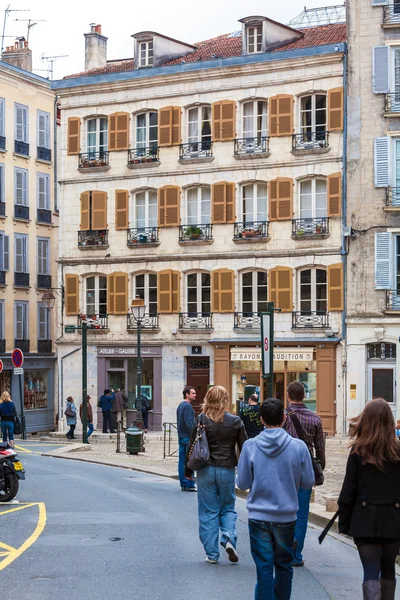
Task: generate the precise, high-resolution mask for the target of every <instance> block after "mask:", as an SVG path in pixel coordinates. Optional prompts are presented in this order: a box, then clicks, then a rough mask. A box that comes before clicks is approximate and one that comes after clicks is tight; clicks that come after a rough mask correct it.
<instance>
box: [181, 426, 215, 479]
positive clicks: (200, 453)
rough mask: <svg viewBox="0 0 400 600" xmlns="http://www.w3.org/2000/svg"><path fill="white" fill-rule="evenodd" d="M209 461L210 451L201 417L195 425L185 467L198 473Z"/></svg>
mask: <svg viewBox="0 0 400 600" xmlns="http://www.w3.org/2000/svg"><path fill="white" fill-rule="evenodd" d="M209 460H210V449H209V447H208V440H207V434H206V429H205V426H204V423H203V418H202V415H200V417H199V422H198V424H197V431H196V437H195V439H194V442H193V444H192V446H191V448H190V450H189V453H188V460H187V466H188V468H189V469H190V470H191V471H198V470H199V469H201V467H204V465H206V464H207V462H208V461H209Z"/></svg>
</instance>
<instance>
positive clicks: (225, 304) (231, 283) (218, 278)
mask: <svg viewBox="0 0 400 600" xmlns="http://www.w3.org/2000/svg"><path fill="white" fill-rule="evenodd" d="M211 275H212V301H211V304H212V312H215V313H232V312H234V311H235V272H234V271H231V270H230V269H217V270H216V271H212V273H211Z"/></svg>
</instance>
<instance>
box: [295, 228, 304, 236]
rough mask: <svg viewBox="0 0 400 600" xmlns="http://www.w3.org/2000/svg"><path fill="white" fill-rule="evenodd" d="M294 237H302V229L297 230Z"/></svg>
mask: <svg viewBox="0 0 400 600" xmlns="http://www.w3.org/2000/svg"><path fill="white" fill-rule="evenodd" d="M296 235H298V236H301V235H304V229H298V230H297V231H296Z"/></svg>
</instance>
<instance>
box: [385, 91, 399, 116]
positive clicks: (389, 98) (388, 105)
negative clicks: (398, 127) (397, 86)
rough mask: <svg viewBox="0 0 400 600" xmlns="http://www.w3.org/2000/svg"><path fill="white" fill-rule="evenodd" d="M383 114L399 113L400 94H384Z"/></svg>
mask: <svg viewBox="0 0 400 600" xmlns="http://www.w3.org/2000/svg"><path fill="white" fill-rule="evenodd" d="M385 112H387V113H398V112H400V92H394V93H390V94H385Z"/></svg>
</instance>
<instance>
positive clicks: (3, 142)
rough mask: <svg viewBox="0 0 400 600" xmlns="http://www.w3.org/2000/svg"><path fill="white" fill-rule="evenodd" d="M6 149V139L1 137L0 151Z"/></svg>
mask: <svg viewBox="0 0 400 600" xmlns="http://www.w3.org/2000/svg"><path fill="white" fill-rule="evenodd" d="M5 149H6V137H5V136H4V135H0V150H5Z"/></svg>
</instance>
